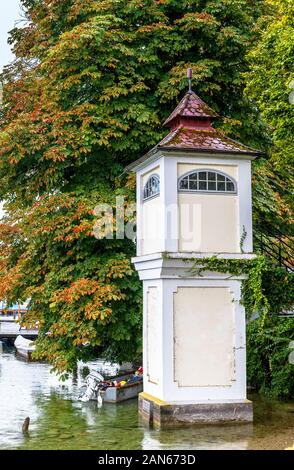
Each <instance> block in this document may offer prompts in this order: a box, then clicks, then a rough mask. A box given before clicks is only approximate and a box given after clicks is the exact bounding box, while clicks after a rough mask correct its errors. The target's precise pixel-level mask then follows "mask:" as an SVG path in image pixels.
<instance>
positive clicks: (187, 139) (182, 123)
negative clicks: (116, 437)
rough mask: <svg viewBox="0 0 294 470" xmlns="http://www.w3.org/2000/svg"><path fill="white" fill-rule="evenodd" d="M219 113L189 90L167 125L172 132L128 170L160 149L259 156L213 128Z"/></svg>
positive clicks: (251, 149)
mask: <svg viewBox="0 0 294 470" xmlns="http://www.w3.org/2000/svg"><path fill="white" fill-rule="evenodd" d="M216 117H218V114H217V113H216V112H215V111H214V110H213V109H211V108H210V107H209V106H208V105H207V104H206V103H204V101H202V100H201V99H200V98H199V96H197V95H196V94H195V93H194V92H193V91H192V90H189V91H188V92H187V93H186V95H185V96H184V98H183V99H182V100H181V101H180V103H179V104H178V106H177V107H176V109H175V110H174V111H173V112H172V114H171V115H170V116H169V117H168V118H167V120H166V121H165V123H164V125H166V126H167V127H170V132H169V134H168V135H167V136H166V137H165V138H164V139H162V141H161V142H159V143H158V144H157V145H156V146H155V147H154V148H153V149H152V150H150V151H149V152H148V153H147V154H146V155H144V156H143V157H141V158H139V159H138V160H137V161H135V162H134V163H131V164H130V165H128V166H127V168H126V171H131V170H134V169H135V168H137V167H138V166H139V165H141V164H142V163H145V162H146V161H149V159H152V158H153V157H154V156H155V154H156V153H157V152H158V151H159V150H162V151H171V152H182V153H187V152H191V153H197V152H198V153H207V154H212V155H213V154H221V155H223V156H224V155H225V154H228V156H231V155H234V156H236V157H237V156H240V157H245V158H247V159H248V158H251V159H253V158H256V157H257V156H259V155H260V154H262V152H260V151H259V150H256V149H254V148H251V147H247V146H246V145H243V144H241V143H240V142H237V141H236V140H233V139H230V138H229V137H227V136H226V135H225V134H224V133H223V132H221V131H220V130H219V129H214V127H213V126H212V121H213V120H214V119H215V118H216Z"/></svg>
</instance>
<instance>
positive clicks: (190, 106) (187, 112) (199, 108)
mask: <svg viewBox="0 0 294 470" xmlns="http://www.w3.org/2000/svg"><path fill="white" fill-rule="evenodd" d="M177 117H186V118H197V119H199V118H200V119H203V118H208V119H213V118H216V117H218V114H217V113H216V112H215V111H214V110H213V109H211V108H210V107H209V106H208V105H207V104H206V103H204V101H202V99H201V98H199V96H197V95H196V93H194V91H188V92H187V93H186V94H185V96H184V98H182V100H181V101H180V103H179V104H178V106H177V107H176V109H175V110H174V111H173V112H172V113H171V115H170V116H169V117H168V118H167V120H166V121H165V123H164V124H163V125H164V126H170V125H171V123H172V121H173V120H174V119H176V118H177Z"/></svg>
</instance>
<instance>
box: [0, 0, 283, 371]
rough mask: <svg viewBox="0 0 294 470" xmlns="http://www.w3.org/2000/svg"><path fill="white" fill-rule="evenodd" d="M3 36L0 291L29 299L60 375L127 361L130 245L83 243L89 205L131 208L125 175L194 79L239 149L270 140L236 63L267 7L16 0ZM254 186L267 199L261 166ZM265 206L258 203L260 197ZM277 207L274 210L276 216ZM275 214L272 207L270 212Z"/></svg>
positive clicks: (159, 0) (132, 319) (136, 347)
mask: <svg viewBox="0 0 294 470" xmlns="http://www.w3.org/2000/svg"><path fill="white" fill-rule="evenodd" d="M22 3H23V5H24V7H25V8H26V16H27V20H28V21H27V23H26V24H24V25H23V26H22V27H18V28H16V29H14V30H13V31H12V32H11V37H10V41H11V43H12V44H13V46H14V50H15V53H16V61H15V63H14V64H12V65H11V66H9V67H7V68H6V69H5V72H4V74H3V77H2V80H3V82H4V105H3V107H2V109H1V116H0V119H1V122H0V124H1V130H0V183H1V184H0V197H1V199H2V200H4V201H6V211H7V216H6V219H5V220H4V221H3V223H2V225H1V227H0V231H1V234H0V235H1V240H2V243H1V244H0V263H1V266H0V267H1V274H0V276H1V279H0V282H1V286H0V296H1V297H6V298H8V300H10V301H15V300H17V299H26V298H30V299H31V304H30V321H39V323H40V326H41V334H40V337H39V340H38V343H39V354H40V356H41V357H43V358H45V359H47V360H49V361H50V362H51V363H52V364H54V366H55V367H57V368H58V369H59V370H70V369H71V368H72V367H73V366H74V364H75V362H76V360H77V359H78V358H87V357H90V356H91V355H96V354H97V353H99V354H103V355H105V356H109V357H112V358H114V359H117V360H124V359H129V358H133V357H135V356H136V355H137V354H139V353H140V330H141V297H140V292H141V286H140V283H139V282H138V280H137V277H136V274H135V273H134V271H133V268H132V266H131V262H130V258H131V256H132V254H134V251H135V246H134V243H133V241H132V240H117V239H115V238H114V239H107V240H97V239H96V238H94V237H93V224H94V214H93V210H94V207H95V206H96V205H97V204H98V203H109V204H111V205H112V206H115V197H116V196H117V195H121V194H124V195H125V204H126V206H127V205H128V204H129V203H131V202H132V201H133V198H134V193H133V181H132V179H130V178H127V177H126V175H123V176H122V173H123V169H124V166H125V165H126V164H127V163H129V162H131V161H133V160H135V159H136V158H138V157H139V156H140V155H141V154H143V153H144V152H145V151H146V150H147V149H149V148H150V147H151V146H152V145H154V144H155V143H157V142H158V141H159V139H160V138H161V137H162V136H163V135H164V133H165V130H164V129H162V125H161V123H162V122H163V120H164V119H165V118H166V117H167V115H168V114H169V112H170V111H171V110H172V108H173V107H174V105H175V103H176V101H177V100H178V99H179V97H180V95H181V93H182V92H183V90H184V89H185V87H186V78H185V73H186V68H187V67H191V68H192V69H193V71H194V88H195V91H197V93H198V94H199V95H200V96H201V97H202V98H203V99H204V100H205V101H206V102H207V103H208V104H210V105H212V106H213V107H214V109H215V110H216V111H218V112H219V113H220V115H221V118H220V120H219V122H218V125H219V126H221V127H222V129H223V130H224V131H225V132H228V133H229V134H230V135H231V136H233V137H237V138H239V139H241V140H242V141H243V142H244V143H245V144H250V145H254V146H257V147H259V148H266V147H267V145H268V143H269V141H268V138H267V137H266V135H265V132H264V126H263V125H262V124H261V121H260V119H259V117H258V109H257V107H256V105H255V104H254V103H253V101H252V98H251V97H249V98H248V97H245V95H244V93H243V91H244V87H245V82H246V76H245V72H246V71H248V62H247V61H246V55H247V54H248V52H249V50H250V48H251V47H252V45H253V44H255V43H256V41H257V40H258V38H259V32H260V28H262V23H261V26H259V23H258V19H259V18H260V17H262V16H263V15H264V14H265V13H266V12H267V11H268V10H269V11H270V9H271V8H270V6H269V5H268V4H267V3H265V2H262V1H260V2H256V1H254V0H187V1H186V0H185V1H182V2H179V1H177V0H130V1H128V2H126V1H125V0H50V1H49V0H22ZM256 178H257V180H258V181H260V180H261V184H262V185H263V187H264V188H265V189H264V190H265V191H266V196H265V195H264V194H261V196H260V197H263V198H264V199H265V204H264V203H263V202H262V201H260V198H259V202H258V199H257V203H256V204H257V205H256V207H257V211H258V210H259V208H262V210H264V205H266V207H268V210H269V211H270V210H271V208H272V207H273V206H274V205H275V203H277V201H276V199H275V196H276V193H275V192H274V191H273V189H272V186H271V184H270V178H269V175H268V173H267V170H265V169H264V166H263V164H261V165H260V166H259V168H258V170H257V173H256ZM268 201H270V203H269V202H268ZM283 204H284V203H283V202H281V204H280V203H277V205H278V207H279V211H280V212H279V214H278V215H277V217H280V216H281V213H282V212H283V211H284V212H287V208H284V205H283ZM281 211H282V212H281Z"/></svg>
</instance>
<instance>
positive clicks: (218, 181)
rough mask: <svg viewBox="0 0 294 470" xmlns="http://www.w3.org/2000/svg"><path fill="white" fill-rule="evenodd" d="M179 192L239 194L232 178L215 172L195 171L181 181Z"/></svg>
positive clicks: (184, 176)
mask: <svg viewBox="0 0 294 470" xmlns="http://www.w3.org/2000/svg"><path fill="white" fill-rule="evenodd" d="M178 189H179V191H191V192H193V191H197V192H207V193H230V194H237V183H236V181H235V180H234V179H233V178H231V177H230V176H228V175H226V174H225V173H222V172H220V171H214V170H193V171H190V172H189V173H186V174H185V175H183V176H182V177H181V178H180V179H179V187H178Z"/></svg>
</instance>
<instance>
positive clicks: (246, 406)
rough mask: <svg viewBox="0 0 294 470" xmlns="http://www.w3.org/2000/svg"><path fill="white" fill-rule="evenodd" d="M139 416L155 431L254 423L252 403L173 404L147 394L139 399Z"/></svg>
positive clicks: (141, 395) (245, 401)
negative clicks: (167, 427) (187, 426)
mask: <svg viewBox="0 0 294 470" xmlns="http://www.w3.org/2000/svg"><path fill="white" fill-rule="evenodd" d="M139 413H140V415H141V416H142V418H143V419H144V421H145V422H147V423H148V424H149V425H154V426H155V427H160V428H162V427H165V426H176V425H184V424H193V423H198V424H217V423H232V422H236V423H241V422H244V423H248V422H251V421H253V407H252V402H251V401H249V400H244V401H242V402H228V403H205V404H200V403H197V404H195V403H194V404H170V403H167V402H164V401H162V400H159V399H158V398H155V397H153V396H151V395H149V394H147V393H144V392H143V393H141V394H140V395H139Z"/></svg>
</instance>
